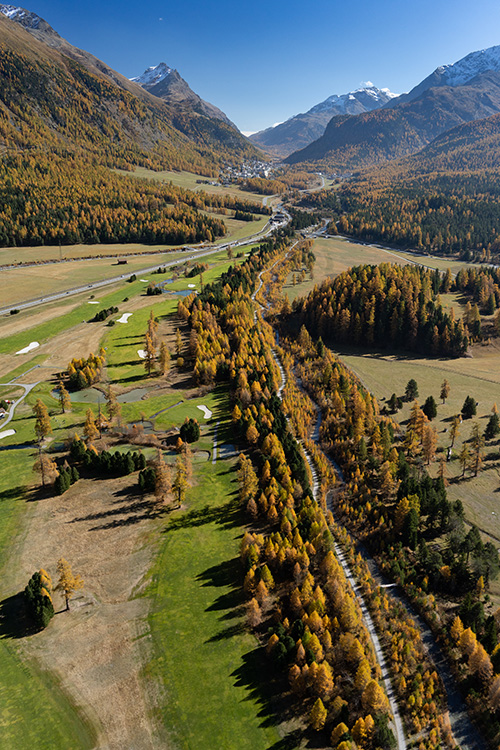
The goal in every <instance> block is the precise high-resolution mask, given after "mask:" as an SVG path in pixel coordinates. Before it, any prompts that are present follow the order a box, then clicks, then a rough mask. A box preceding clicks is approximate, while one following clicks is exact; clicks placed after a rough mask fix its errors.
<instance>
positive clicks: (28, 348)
mask: <svg viewBox="0 0 500 750" xmlns="http://www.w3.org/2000/svg"><path fill="white" fill-rule="evenodd" d="M39 346H40V344H39V343H38V341H32V342H31V344H28V346H25V347H24V349H19V351H18V352H16V354H28V352H30V351H31V350H32V349H36V348H37V347H39Z"/></svg>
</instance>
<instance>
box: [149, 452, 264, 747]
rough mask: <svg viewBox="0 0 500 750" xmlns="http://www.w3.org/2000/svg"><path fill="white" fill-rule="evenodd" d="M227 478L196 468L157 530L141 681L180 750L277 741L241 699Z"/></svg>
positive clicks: (247, 676) (245, 667)
mask: <svg viewBox="0 0 500 750" xmlns="http://www.w3.org/2000/svg"><path fill="white" fill-rule="evenodd" d="M235 479H236V476H235V471H234V464H233V465H231V464H229V463H228V462H226V461H219V462H217V464H216V465H215V466H213V465H212V463H211V462H207V463H205V464H204V465H201V466H199V467H197V469H196V482H197V484H196V486H195V487H193V489H192V490H191V491H190V492H189V493H188V507H187V510H185V511H181V512H176V513H175V514H173V515H172V517H171V519H170V521H168V522H167V524H166V528H165V533H164V539H163V543H162V547H161V550H160V553H159V555H158V558H157V561H156V564H155V566H154V570H153V581H152V585H151V591H150V593H151V594H152V596H153V602H154V603H153V607H152V612H151V615H150V618H149V621H150V626H151V632H152V636H153V642H154V656H153V660H152V662H151V664H150V667H149V669H148V674H150V675H151V676H152V677H154V678H156V679H159V680H161V682H162V683H163V685H164V688H165V695H166V698H165V705H164V708H163V724H164V725H165V726H166V727H168V728H169V734H170V735H172V740H173V743H174V744H175V746H176V747H179V748H183V749H185V750H199V748H217V750H234V748H236V747H237V748H238V750H247V749H248V750H260V749H262V750H265V748H269V747H270V746H271V745H273V743H274V742H276V741H277V740H278V733H277V731H276V729H275V728H274V727H273V726H272V722H269V723H271V726H268V725H267V724H268V722H265V725H264V723H263V722H262V719H260V718H259V712H261V710H262V701H261V699H260V698H259V696H258V695H256V694H255V693H254V692H253V691H251V690H250V683H251V680H252V674H251V673H252V665H254V666H256V665H255V664H254V662H253V659H254V656H253V654H252V652H253V651H254V650H255V647H256V642H255V639H254V638H253V637H252V636H251V635H250V634H249V633H247V632H246V629H245V624H244V615H243V611H242V610H243V606H242V605H243V600H242V598H241V576H242V571H241V568H240V564H239V558H238V554H239V540H240V537H241V535H242V533H243V526H242V524H243V522H244V519H243V518H242V517H241V514H240V511H239V507H238V500H237V484H236V481H235ZM254 676H255V677H256V676H257V675H254Z"/></svg>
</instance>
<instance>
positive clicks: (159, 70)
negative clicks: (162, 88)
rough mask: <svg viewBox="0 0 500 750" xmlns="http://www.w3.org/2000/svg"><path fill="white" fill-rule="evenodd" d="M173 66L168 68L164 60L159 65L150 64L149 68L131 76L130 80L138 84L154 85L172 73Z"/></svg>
mask: <svg viewBox="0 0 500 750" xmlns="http://www.w3.org/2000/svg"><path fill="white" fill-rule="evenodd" d="M172 71H173V68H169V67H168V65H167V64H166V63H164V62H161V63H160V64H159V65H152V66H151V67H150V68H148V69H147V70H145V71H144V73H143V74H142V75H140V76H136V77H135V78H131V79H130V80H131V81H134V83H138V84H139V85H140V86H155V85H156V84H157V83H160V81H164V80H165V78H168V76H169V75H170V74H171V73H172Z"/></svg>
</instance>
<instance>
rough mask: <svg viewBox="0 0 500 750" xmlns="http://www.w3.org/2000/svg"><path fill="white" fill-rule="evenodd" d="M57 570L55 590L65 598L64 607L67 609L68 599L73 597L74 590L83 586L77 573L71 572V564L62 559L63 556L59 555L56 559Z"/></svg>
mask: <svg viewBox="0 0 500 750" xmlns="http://www.w3.org/2000/svg"><path fill="white" fill-rule="evenodd" d="M57 572H58V573H59V581H58V583H57V586H56V588H55V590H56V591H62V593H63V595H64V598H65V600H66V609H67V610H68V609H69V600H70V599H71V598H72V597H73V595H74V594H75V592H76V591H79V590H80V589H81V588H83V579H82V578H81V577H80V576H79V575H78V574H77V575H74V574H73V572H72V570H71V565H70V564H69V562H67V561H66V560H65V559H64V557H61V558H60V559H59V560H58V563H57Z"/></svg>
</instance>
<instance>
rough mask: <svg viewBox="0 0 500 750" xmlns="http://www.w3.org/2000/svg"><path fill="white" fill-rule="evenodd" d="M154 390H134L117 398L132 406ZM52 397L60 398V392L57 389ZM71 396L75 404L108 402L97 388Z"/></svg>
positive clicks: (87, 389) (76, 392)
mask: <svg viewBox="0 0 500 750" xmlns="http://www.w3.org/2000/svg"><path fill="white" fill-rule="evenodd" d="M152 390H154V389H153V388H134V389H133V390H131V391H128V393H122V394H121V395H120V396H117V397H116V400H117V401H119V402H120V404H131V403H134V402H135V401H140V400H141V398H142V397H143V396H146V395H147V394H148V393H151V391H152ZM52 396H53V397H54V398H56V399H58V398H59V390H58V389H57V388H55V389H54V390H53V391H52ZM69 396H70V398H71V400H72V401H74V403H75V404H98V403H99V402H101V404H104V403H105V402H106V397H105V395H104V394H103V393H102V392H101V391H100V390H98V389H97V388H85V390H83V391H75V392H74V393H70V394H69Z"/></svg>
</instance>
